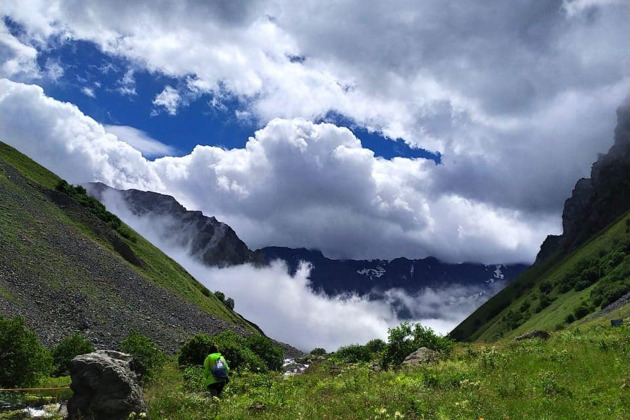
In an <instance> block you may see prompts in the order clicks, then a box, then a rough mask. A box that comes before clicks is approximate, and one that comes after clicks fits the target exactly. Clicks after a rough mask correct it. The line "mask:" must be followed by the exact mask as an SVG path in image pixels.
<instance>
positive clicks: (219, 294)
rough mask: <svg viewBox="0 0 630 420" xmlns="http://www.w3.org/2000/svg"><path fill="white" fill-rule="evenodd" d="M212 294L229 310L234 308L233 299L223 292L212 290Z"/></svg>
mask: <svg viewBox="0 0 630 420" xmlns="http://www.w3.org/2000/svg"><path fill="white" fill-rule="evenodd" d="M214 296H216V298H217V299H219V300H220V301H221V303H223V304H224V305H225V306H227V307H228V308H229V309H230V310H234V299H232V298H231V297H229V298H226V297H225V293H223V292H219V291H216V292H214Z"/></svg>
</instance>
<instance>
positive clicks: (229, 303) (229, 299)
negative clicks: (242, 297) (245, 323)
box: [224, 298, 234, 310]
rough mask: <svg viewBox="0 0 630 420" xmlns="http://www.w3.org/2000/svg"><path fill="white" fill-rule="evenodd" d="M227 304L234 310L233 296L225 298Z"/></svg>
mask: <svg viewBox="0 0 630 420" xmlns="http://www.w3.org/2000/svg"><path fill="white" fill-rule="evenodd" d="M224 303H225V306H227V307H228V308H229V309H231V310H234V299H232V298H227V299H225V302H224Z"/></svg>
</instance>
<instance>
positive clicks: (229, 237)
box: [86, 184, 526, 316]
mask: <svg viewBox="0 0 630 420" xmlns="http://www.w3.org/2000/svg"><path fill="white" fill-rule="evenodd" d="M86 187H87V189H88V192H89V193H90V194H91V195H93V196H95V197H97V198H99V199H101V201H103V202H105V203H106V204H107V205H108V207H109V208H111V209H113V210H112V211H113V212H114V213H116V214H117V215H118V216H119V217H120V218H121V219H123V220H127V222H128V223H130V224H132V222H136V223H137V222H138V220H135V221H134V220H132V219H133V218H134V217H135V216H141V217H144V218H145V220H148V221H149V223H150V224H151V226H152V228H151V229H150V230H152V231H153V233H154V234H157V235H158V236H159V238H160V241H161V242H162V243H168V244H173V245H176V246H178V247H183V248H188V249H190V251H191V254H192V255H193V256H195V257H197V259H199V260H200V261H202V262H203V263H204V264H206V265H208V266H227V265H233V264H241V263H248V262H250V263H254V264H260V265H262V264H266V263H270V262H271V261H273V260H277V259H280V260H284V261H285V262H286V263H287V266H288V268H289V273H290V274H291V275H293V274H295V272H296V270H297V267H298V265H299V263H300V262H301V261H304V262H308V263H310V264H311V266H312V270H311V273H310V280H311V283H310V285H311V287H312V288H313V289H314V290H316V291H320V290H322V291H324V292H325V293H326V294H328V295H329V296H336V295H340V294H348V293H352V294H359V295H362V296H368V295H369V296H370V298H372V299H381V298H383V293H384V292H386V291H388V290H390V289H394V288H396V289H401V290H404V291H405V292H407V293H409V294H416V293H418V292H420V291H422V290H424V289H425V288H427V287H431V288H438V289H443V288H447V287H449V286H453V285H458V286H475V291H474V293H475V294H479V293H481V294H482V295H485V294H486V293H494V292H495V291H496V288H495V287H494V286H493V285H492V283H494V282H495V281H501V282H509V281H511V280H512V279H514V278H515V277H516V276H517V275H518V274H519V273H520V272H521V271H523V270H524V269H525V268H526V266H525V265H523V264H512V265H508V266H505V265H501V264H497V265H482V264H471V263H464V264H446V263H442V262H440V261H439V260H437V259H435V258H426V259H423V260H408V259H406V258H398V259H395V260H393V261H384V260H372V261H356V260H331V259H329V258H326V257H325V256H324V255H323V254H322V253H321V252H319V251H312V250H307V249H304V248H301V249H292V248H284V247H267V248H263V249H260V250H258V251H255V252H253V251H250V250H249V249H248V248H247V246H246V245H245V243H243V242H242V241H241V240H240V239H239V238H238V236H237V235H236V233H235V232H234V231H233V230H232V229H231V228H230V227H229V226H228V225H226V224H224V223H221V222H218V221H217V220H216V219H215V218H214V217H209V216H204V215H203V214H202V213H201V212H199V211H188V210H186V209H185V208H184V207H183V206H182V205H181V204H179V203H178V202H177V201H176V200H175V199H174V198H173V197H170V196H167V195H163V194H157V193H154V192H150V191H138V190H126V191H120V190H116V189H114V188H110V187H107V186H106V185H104V184H89V185H86ZM153 226H154V227H153ZM479 297H481V296H479ZM396 306H397V307H398V309H399V310H398V313H399V315H401V316H410V314H411V312H410V311H407V310H405V308H404V307H403V306H404V305H402V303H401V304H397V305H396Z"/></svg>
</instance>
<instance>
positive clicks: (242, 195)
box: [0, 80, 558, 263]
mask: <svg viewBox="0 0 630 420" xmlns="http://www.w3.org/2000/svg"><path fill="white" fill-rule="evenodd" d="M0 87H1V88H2V89H1V92H2V93H0V111H1V112H2V115H3V116H5V118H3V119H2V121H0V138H2V139H3V141H5V142H8V143H9V144H11V145H13V146H15V147H17V148H18V149H20V150H22V151H23V152H25V153H27V154H28V155H29V156H32V157H33V158H34V159H36V160H37V161H39V162H41V163H42V164H44V165H45V166H47V167H49V168H50V169H52V170H53V171H55V172H57V173H58V174H59V175H61V176H62V177H65V178H67V179H68V180H70V181H71V182H74V183H81V182H89V181H102V182H104V183H106V184H108V185H111V186H113V187H117V188H139V189H149V190H154V191H158V192H164V193H168V194H170V195H173V196H174V197H175V198H176V199H178V200H179V201H180V202H181V203H182V204H184V205H185V206H186V207H187V208H189V209H200V210H202V211H204V213H205V214H207V215H213V216H216V217H217V218H218V219H219V220H222V221H224V222H226V223H228V224H229V225H231V226H232V227H233V228H234V229H235V230H236V231H237V232H238V234H239V235H240V236H241V237H242V238H243V239H244V240H245V241H246V243H248V245H249V246H250V247H252V248H258V247H262V246H267V245H280V246H292V247H299V246H307V247H311V248H318V249H321V250H322V251H323V252H324V253H325V254H326V255H327V256H329V257H333V258H362V259H363V258H365V259H369V258H395V257H400V256H406V257H409V258H420V257H426V256H428V255H432V256H435V257H437V258H440V259H443V260H446V261H479V262H486V263H493V262H516V261H528V260H531V259H532V258H533V257H534V255H535V254H536V252H537V249H538V247H539V245H540V243H541V242H542V240H543V239H544V237H545V236H546V235H547V234H548V233H549V232H553V231H554V230H555V229H557V223H558V222H557V219H556V216H555V215H553V214H546V213H536V212H534V213H528V212H523V211H519V210H515V209H512V208H510V207H497V206H491V205H489V204H487V203H484V202H483V201H478V200H476V199H475V198H474V197H466V196H464V194H457V193H456V192H453V191H448V190H446V189H444V188H436V185H439V183H437V182H436V176H438V175H439V174H440V173H441V172H442V171H446V170H449V167H448V166H446V167H442V166H441V165H440V166H436V165H434V163H433V162H432V161H427V160H424V159H407V158H396V159H393V160H385V159H382V158H377V157H375V156H374V154H373V152H372V151H370V150H368V149H365V148H363V147H362V145H361V142H360V140H359V139H357V138H356V137H355V136H354V135H353V134H352V132H350V131H349V130H348V129H346V128H340V127H337V126H334V125H332V124H325V123H322V124H314V123H311V122H308V121H305V120H301V119H291V120H284V119H275V120H273V121H271V122H270V123H269V124H267V126H266V127H265V128H263V129H261V130H259V131H258V132H256V135H255V136H254V137H251V138H250V139H249V141H248V142H247V144H246V146H245V148H242V149H232V150H224V149H221V148H218V147H210V146H198V147H196V148H195V149H194V150H193V151H192V152H191V153H190V154H188V155H186V156H182V157H169V156H167V157H163V158H159V159H155V160H154V161H149V160H147V159H146V158H145V157H143V156H142V154H141V152H140V151H139V150H138V149H136V148H134V147H132V145H130V143H132V144H133V143H134V142H136V143H137V141H138V138H140V139H142V136H141V135H140V136H139V133H140V132H139V131H137V130H133V129H131V130H130V129H128V128H122V129H121V128H113V129H112V128H111V127H110V128H108V129H106V128H104V127H102V126H101V125H100V124H98V123H96V122H95V121H94V120H92V119H91V118H89V117H86V116H85V115H83V114H82V113H81V112H80V111H79V110H78V109H77V108H76V107H74V106H72V105H70V104H66V103H61V102H58V101H55V100H54V99H51V98H49V97H46V96H45V95H44V93H43V91H42V90H41V88H39V87H37V86H33V85H24V84H19V83H14V82H10V81H8V80H2V81H1V82H0ZM108 131H109V133H108ZM112 132H115V134H116V135H114V134H111V133H112ZM140 134H141V133H140ZM144 140H145V141H148V142H149V143H148V144H149V145H151V147H154V146H155V143H151V141H150V140H147V139H146V138H144ZM144 146H147V144H143V145H142V147H144ZM138 147H141V146H138Z"/></svg>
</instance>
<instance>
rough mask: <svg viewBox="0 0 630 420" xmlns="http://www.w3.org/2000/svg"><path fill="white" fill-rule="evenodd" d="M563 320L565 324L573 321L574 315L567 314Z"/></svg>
mask: <svg viewBox="0 0 630 420" xmlns="http://www.w3.org/2000/svg"><path fill="white" fill-rule="evenodd" d="M564 322H566V323H567V324H571V323H573V322H575V315H573V314H569V315H567V316H566V318H565V319H564Z"/></svg>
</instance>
